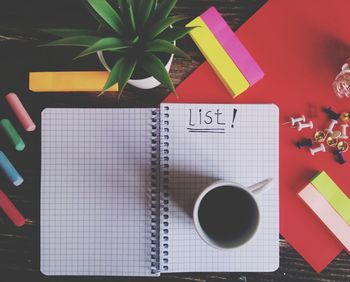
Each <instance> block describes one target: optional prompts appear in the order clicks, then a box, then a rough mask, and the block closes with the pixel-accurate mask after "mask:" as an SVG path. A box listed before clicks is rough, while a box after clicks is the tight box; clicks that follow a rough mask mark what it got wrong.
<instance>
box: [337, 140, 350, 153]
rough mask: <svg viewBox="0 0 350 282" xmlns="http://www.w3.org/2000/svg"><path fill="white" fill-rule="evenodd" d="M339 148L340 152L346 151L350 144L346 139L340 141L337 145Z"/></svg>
mask: <svg viewBox="0 0 350 282" xmlns="http://www.w3.org/2000/svg"><path fill="white" fill-rule="evenodd" d="M337 148H338V150H339V151H340V152H342V153H345V152H347V151H348V150H349V144H348V142H346V141H340V142H339V143H338V145H337Z"/></svg>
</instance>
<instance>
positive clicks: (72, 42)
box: [41, 35, 101, 47]
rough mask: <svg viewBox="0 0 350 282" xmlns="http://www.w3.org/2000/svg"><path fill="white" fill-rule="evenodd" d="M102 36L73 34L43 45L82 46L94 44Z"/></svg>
mask: <svg viewBox="0 0 350 282" xmlns="http://www.w3.org/2000/svg"><path fill="white" fill-rule="evenodd" d="M100 39H101V38H100V37H96V36H89V35H87V36H85V35H81V36H72V37H66V38H62V39H58V40H55V41H52V42H49V43H47V44H43V45H41V46H82V47H88V46H91V45H93V44H94V43H95V42H96V41H98V40H100Z"/></svg>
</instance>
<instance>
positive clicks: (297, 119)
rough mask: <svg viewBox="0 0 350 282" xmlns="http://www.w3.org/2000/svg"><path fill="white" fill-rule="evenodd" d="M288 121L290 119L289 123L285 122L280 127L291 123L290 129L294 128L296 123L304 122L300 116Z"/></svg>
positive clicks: (303, 118) (303, 117)
mask: <svg viewBox="0 0 350 282" xmlns="http://www.w3.org/2000/svg"><path fill="white" fill-rule="evenodd" d="M289 119H290V121H288V122H285V123H283V124H282V125H285V124H289V123H291V125H292V127H294V126H295V125H296V124H297V123H298V122H305V120H306V119H305V116H304V115H302V116H301V117H297V118H294V117H290V118H289Z"/></svg>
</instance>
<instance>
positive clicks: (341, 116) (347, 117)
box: [340, 112, 350, 122]
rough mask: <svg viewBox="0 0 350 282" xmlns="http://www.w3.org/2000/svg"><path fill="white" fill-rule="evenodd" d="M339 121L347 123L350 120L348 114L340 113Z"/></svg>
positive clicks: (349, 114)
mask: <svg viewBox="0 0 350 282" xmlns="http://www.w3.org/2000/svg"><path fill="white" fill-rule="evenodd" d="M340 119H341V121H342V122H349V120H350V113H347V112H342V113H341V115H340Z"/></svg>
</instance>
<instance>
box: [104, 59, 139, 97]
mask: <svg viewBox="0 0 350 282" xmlns="http://www.w3.org/2000/svg"><path fill="white" fill-rule="evenodd" d="M135 67H136V59H134V58H130V57H121V58H120V59H119V60H117V62H116V63H115V64H114V66H113V68H112V70H111V73H110V75H109V77H108V80H107V82H106V84H105V86H104V87H103V90H102V93H101V94H103V93H104V92H105V91H106V90H107V89H109V88H110V87H112V86H113V85H114V84H116V83H118V84H119V91H120V93H122V92H123V90H124V88H125V86H126V84H127V82H128V81H129V79H130V78H131V76H132V74H133V72H134V70H135Z"/></svg>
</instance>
